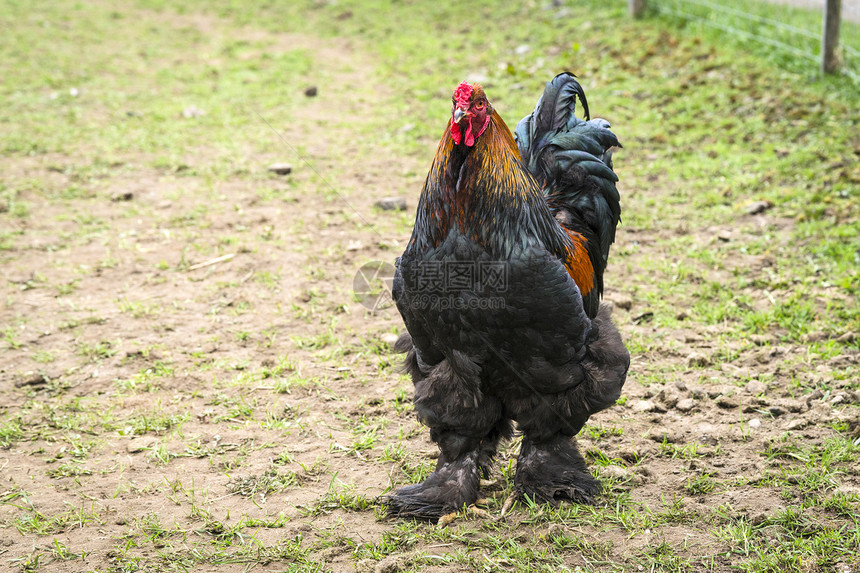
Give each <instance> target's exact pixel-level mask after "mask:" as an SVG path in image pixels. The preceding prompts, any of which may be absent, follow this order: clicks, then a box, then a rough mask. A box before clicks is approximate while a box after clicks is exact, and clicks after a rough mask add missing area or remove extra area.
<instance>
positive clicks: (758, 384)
mask: <svg viewBox="0 0 860 573" xmlns="http://www.w3.org/2000/svg"><path fill="white" fill-rule="evenodd" d="M746 391H747V392H749V393H750V394H752V395H753V396H758V395H759V394H764V393H765V392H767V384H765V383H764V382H762V381H760V380H750V381H749V382H747V385H746Z"/></svg>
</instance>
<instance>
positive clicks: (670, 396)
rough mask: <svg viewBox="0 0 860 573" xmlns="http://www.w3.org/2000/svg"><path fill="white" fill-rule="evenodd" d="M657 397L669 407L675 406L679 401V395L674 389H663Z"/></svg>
mask: <svg viewBox="0 0 860 573" xmlns="http://www.w3.org/2000/svg"><path fill="white" fill-rule="evenodd" d="M657 399H658V400H660V402H662V403H663V405H664V406H666V407H667V408H674V407H675V404H677V403H678V395H677V394H675V393H674V392H672V391H669V392H667V391H666V390H661V391H660V393H659V394H657Z"/></svg>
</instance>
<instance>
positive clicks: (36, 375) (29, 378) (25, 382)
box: [15, 372, 50, 388]
mask: <svg viewBox="0 0 860 573" xmlns="http://www.w3.org/2000/svg"><path fill="white" fill-rule="evenodd" d="M48 382H50V378H48V376H46V375H45V374H44V373H42V372H27V373H26V374H23V375H21V376H20V377H19V378H18V380H16V381H15V387H16V388H23V387H24V386H41V385H42V384H47V383H48Z"/></svg>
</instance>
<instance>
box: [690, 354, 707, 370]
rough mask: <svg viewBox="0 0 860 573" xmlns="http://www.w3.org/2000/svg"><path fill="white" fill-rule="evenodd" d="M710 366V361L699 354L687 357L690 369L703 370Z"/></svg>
mask: <svg viewBox="0 0 860 573" xmlns="http://www.w3.org/2000/svg"><path fill="white" fill-rule="evenodd" d="M708 364H710V360H708V358H707V357H706V356H703V355H701V354H699V353H698V352H692V353H690V354H688V355H687V367H688V368H703V367H705V366H707V365H708Z"/></svg>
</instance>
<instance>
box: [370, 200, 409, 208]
mask: <svg viewBox="0 0 860 573" xmlns="http://www.w3.org/2000/svg"><path fill="white" fill-rule="evenodd" d="M374 205H375V206H377V207H379V208H380V209H382V210H383V211H405V210H406V199H404V198H403V197H384V198H382V199H380V200H379V201H377V202H376V203H374Z"/></svg>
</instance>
